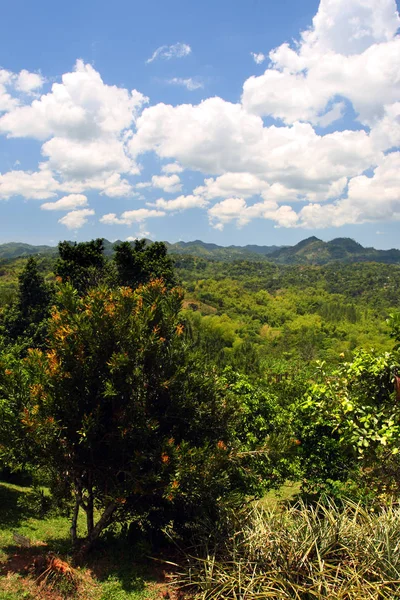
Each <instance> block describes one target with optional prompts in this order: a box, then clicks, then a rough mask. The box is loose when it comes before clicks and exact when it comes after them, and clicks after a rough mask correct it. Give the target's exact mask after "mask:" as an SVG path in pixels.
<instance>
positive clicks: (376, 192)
mask: <svg viewBox="0 0 400 600" xmlns="http://www.w3.org/2000/svg"><path fill="white" fill-rule="evenodd" d="M299 217H300V223H301V225H302V226H303V227H307V228H313V227H318V228H322V227H332V226H333V227H341V226H342V225H349V224H357V223H366V222H379V221H390V220H395V221H398V220H400V152H393V153H391V154H388V155H387V156H385V157H384V158H383V159H382V161H381V164H380V165H379V166H378V167H376V169H375V171H374V173H373V175H372V177H367V176H366V175H360V176H358V177H354V178H353V179H351V180H350V182H349V186H348V193H347V196H346V197H345V198H343V199H341V200H338V201H337V202H334V203H332V204H329V205H327V206H326V205H325V206H322V205H320V204H311V205H309V206H305V207H304V208H303V209H302V210H301V211H300V214H299Z"/></svg>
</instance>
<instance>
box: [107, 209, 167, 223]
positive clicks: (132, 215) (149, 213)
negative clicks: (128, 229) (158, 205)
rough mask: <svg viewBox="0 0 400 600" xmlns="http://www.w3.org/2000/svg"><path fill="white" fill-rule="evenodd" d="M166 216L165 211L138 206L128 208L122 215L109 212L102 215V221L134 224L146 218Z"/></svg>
mask: <svg viewBox="0 0 400 600" xmlns="http://www.w3.org/2000/svg"><path fill="white" fill-rule="evenodd" d="M164 216H165V212H164V211H160V210H150V209H148V208H138V209H137V210H126V211H125V212H123V213H122V215H121V216H120V217H117V215H116V214H115V213H108V214H106V215H103V216H102V217H101V219H100V222H101V223H104V224H105V225H132V223H141V222H143V221H145V220H146V219H151V218H154V217H164Z"/></svg>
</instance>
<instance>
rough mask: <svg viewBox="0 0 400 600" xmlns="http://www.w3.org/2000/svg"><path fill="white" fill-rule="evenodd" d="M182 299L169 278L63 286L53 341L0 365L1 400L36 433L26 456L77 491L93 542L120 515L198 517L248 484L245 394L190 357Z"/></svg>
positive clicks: (24, 431)
mask: <svg viewBox="0 0 400 600" xmlns="http://www.w3.org/2000/svg"><path fill="white" fill-rule="evenodd" d="M180 307H181V292H180V291H179V290H178V289H172V290H168V289H167V288H166V287H165V286H164V283H163V281H162V280H155V281H152V282H150V283H149V284H147V285H145V286H141V287H139V288H138V289H137V290H135V291H133V290H132V289H131V288H127V287H123V288H117V289H109V288H95V289H92V290H90V292H89V293H88V294H87V295H86V296H83V297H80V296H79V294H78V292H77V291H76V290H75V289H74V288H73V287H72V286H71V285H70V284H66V285H62V286H61V287H60V291H59V292H58V296H57V306H56V307H54V308H53V310H52V316H51V320H50V328H49V340H48V348H47V350H46V351H42V350H38V349H32V350H30V351H29V353H28V357H27V358H26V359H25V361H24V363H23V365H22V367H21V365H20V366H19V367H18V368H17V367H16V368H15V369H14V370H13V369H7V368H6V369H2V371H1V373H0V391H1V395H2V399H3V401H2V402H1V401H0V411H1V410H2V409H3V410H4V409H5V407H6V406H7V407H8V411H9V413H10V415H9V418H12V419H14V420H15V425H16V427H15V431H16V432H18V435H19V438H18V439H19V440H20V439H22V438H24V439H25V440H27V441H28V446H29V450H27V449H26V448H25V449H24V453H25V456H26V453H27V452H28V453H29V460H31V461H32V462H35V463H36V464H37V465H39V466H40V467H41V468H42V469H46V470H47V471H48V472H49V473H50V474H51V475H52V477H53V480H55V481H57V482H58V483H59V485H61V484H62V486H63V489H64V493H65V494H67V495H68V494H69V495H71V494H72V495H73V497H74V501H75V505H74V511H73V517H72V523H71V534H72V538H73V540H74V541H76V524H77V517H78V513H79V511H80V510H83V511H84V512H85V513H86V519H87V537H86V540H85V542H84V547H85V548H87V547H89V546H90V545H91V544H92V543H93V542H94V541H95V540H96V538H97V537H98V536H99V535H100V533H101V531H102V530H103V529H104V528H105V527H107V526H108V525H109V524H110V523H112V522H113V521H115V520H122V519H125V518H127V516H130V517H132V515H133V516H138V515H143V514H149V512H151V511H152V510H157V511H158V514H160V513H161V514H165V515H168V518H171V516H173V515H174V514H175V515H176V514H178V513H179V514H181V515H182V514H183V513H184V514H185V519H190V518H191V517H193V516H195V515H198V514H199V512H202V511H204V510H207V509H209V508H211V507H213V506H215V502H216V499H217V498H220V497H221V496H223V495H224V496H225V497H227V496H229V493H230V492H231V491H232V492H234V491H235V492H237V491H238V490H242V491H244V489H245V476H244V475H243V473H241V470H240V461H239V460H238V456H239V453H238V452H236V449H237V448H236V446H235V441H234V440H235V438H234V431H235V429H237V415H238V411H237V410H236V406H237V404H235V401H234V399H232V401H231V402H227V400H226V397H225V396H226V394H225V391H226V390H225V389H224V388H225V386H222V385H220V384H219V382H218V379H217V376H216V374H215V373H214V372H213V371H212V370H205V369H204V366H203V365H200V364H199V363H198V362H196V359H194V358H193V359H191V358H190V357H189V356H188V353H187V346H186V342H185V339H184V338H185V336H184V328H183V325H182V324H181V323H180V320H179V310H180ZM17 370H19V371H23V373H24V376H21V373H19V374H18V376H17V374H16V372H17ZM14 383H15V385H14ZM16 385H18V389H17V388H16ZM13 402H14V403H13ZM12 407H14V409H15V410H12ZM0 435H1V428H0ZM7 443H8V444H9V447H10V448H11V447H12V446H13V444H12V443H11V441H10V440H8V442H7ZM13 447H14V459H16V457H17V455H18V450H15V444H14V446H13ZM96 515H98V518H97V522H96Z"/></svg>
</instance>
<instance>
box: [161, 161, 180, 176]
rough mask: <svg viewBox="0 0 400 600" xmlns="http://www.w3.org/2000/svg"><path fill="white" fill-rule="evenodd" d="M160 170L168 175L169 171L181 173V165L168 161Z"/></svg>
mask: <svg viewBox="0 0 400 600" xmlns="http://www.w3.org/2000/svg"><path fill="white" fill-rule="evenodd" d="M161 171H162V172H163V173H167V174H168V175H169V174H170V173H182V171H183V167H181V165H178V163H168V164H167V165H164V166H163V167H162V168H161Z"/></svg>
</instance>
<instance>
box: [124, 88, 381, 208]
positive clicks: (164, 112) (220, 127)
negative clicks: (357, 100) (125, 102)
mask: <svg viewBox="0 0 400 600" xmlns="http://www.w3.org/2000/svg"><path fill="white" fill-rule="evenodd" d="M129 146H130V150H131V152H132V153H133V155H136V154H137V153H141V152H145V151H148V150H153V151H155V152H156V153H157V154H158V156H160V157H161V158H173V159H175V160H178V161H179V162H180V163H181V164H182V166H183V167H185V168H188V169H193V170H197V171H202V172H204V173H207V174H217V175H225V174H227V173H231V174H232V173H236V174H237V175H236V178H239V179H241V180H244V179H247V180H251V181H256V180H257V181H258V180H262V181H263V182H264V183H261V184H259V185H260V187H262V186H265V184H266V183H268V184H269V185H273V184H274V183H281V184H282V185H284V186H285V187H287V188H289V189H297V193H298V195H299V197H301V198H303V199H304V198H307V199H309V200H310V201H313V202H315V201H316V200H317V199H325V200H326V199H327V198H329V197H331V194H332V189H334V188H336V187H337V186H338V185H339V182H340V183H342V182H343V178H345V177H346V178H349V177H352V176H355V175H358V174H359V173H361V172H363V171H364V170H365V169H368V168H369V167H370V166H371V165H374V164H376V163H377V161H378V160H379V157H380V151H379V150H378V149H377V148H376V147H374V146H373V144H372V142H371V139H370V138H369V135H368V133H366V132H365V131H340V132H334V133H331V134H329V135H325V136H320V135H317V134H316V132H315V131H314V129H313V128H312V126H311V125H310V124H307V123H295V124H294V125H293V126H288V127H276V126H270V127H265V126H264V125H263V122H262V119H261V118H260V117H258V116H256V115H250V114H249V113H247V112H246V111H245V110H244V109H243V107H242V106H241V105H240V104H232V103H230V102H226V101H224V100H222V99H221V98H210V99H208V100H204V101H203V102H201V103H200V104H198V105H195V106H193V105H191V104H183V105H178V106H176V107H173V106H168V105H165V104H158V105H156V106H153V107H150V108H147V109H145V110H144V111H143V113H142V115H141V116H140V117H139V119H138V121H137V133H136V135H134V136H133V137H132V139H131V140H130V141H129ZM238 174H239V175H238ZM246 174H247V175H246ZM230 177H232V176H230ZM236 185H239V184H238V183H237V182H236ZM250 188H251V185H250ZM256 188H257V186H255V188H254V193H256V191H257V190H256ZM227 191H229V190H227ZM235 193H238V192H237V187H236V188H235ZM241 194H242V192H241V191H240V190H239V195H241Z"/></svg>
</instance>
